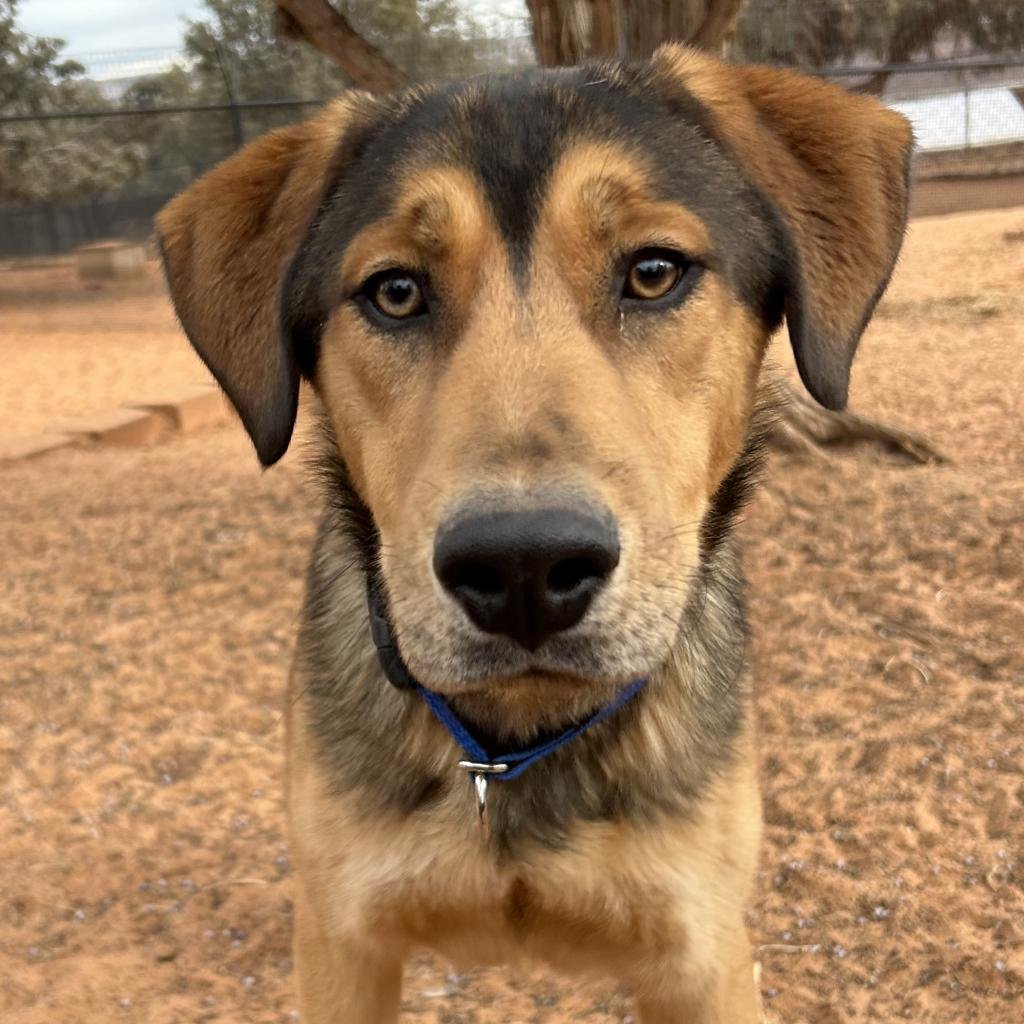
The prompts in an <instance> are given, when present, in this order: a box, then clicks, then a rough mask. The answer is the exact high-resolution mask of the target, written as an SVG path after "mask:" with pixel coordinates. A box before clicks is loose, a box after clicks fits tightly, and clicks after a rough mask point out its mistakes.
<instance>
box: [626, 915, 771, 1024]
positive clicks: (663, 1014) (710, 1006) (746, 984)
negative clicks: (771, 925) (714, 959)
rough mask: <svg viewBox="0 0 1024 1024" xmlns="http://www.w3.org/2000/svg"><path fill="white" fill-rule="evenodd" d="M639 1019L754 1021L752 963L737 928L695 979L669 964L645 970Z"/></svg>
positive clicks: (653, 1023)
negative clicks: (706, 970)
mask: <svg viewBox="0 0 1024 1024" xmlns="http://www.w3.org/2000/svg"><path fill="white" fill-rule="evenodd" d="M637 1004H638V1009H639V1015H640V1024H758V1020H759V1011H758V997H757V987H756V984H755V981H754V964H753V960H752V958H751V956H750V947H749V944H748V942H747V937H746V934H745V933H744V932H743V930H742V929H740V930H738V932H737V934H736V935H735V938H734V940H733V941H732V942H731V943H730V944H729V949H728V952H727V953H726V954H725V955H724V956H723V958H722V960H721V962H720V963H719V964H718V965H717V967H716V968H715V969H714V970H713V971H712V972H710V973H709V974H706V975H705V976H704V978H703V979H701V980H700V981H699V982H698V981H697V979H695V978H694V977H693V975H692V974H691V973H690V972H689V971H687V972H684V973H677V972H676V971H674V970H673V968H672V966H671V965H667V966H666V967H665V968H664V969H663V970H653V971H649V972H647V973H646V978H645V983H644V984H642V985H640V986H638V988H637Z"/></svg>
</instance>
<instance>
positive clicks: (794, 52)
mask: <svg viewBox="0 0 1024 1024" xmlns="http://www.w3.org/2000/svg"><path fill="white" fill-rule="evenodd" d="M1022 47H1024V3H1021V2H1020V0H747V3H746V5H745V7H744V9H743V14H742V15H741V17H740V21H739V25H738V27H737V31H736V36H735V39H734V41H733V55H734V56H736V57H737V58H739V59H743V60H760V61H768V62H771V63H779V64H792V65H796V66H802V67H819V66H822V65H827V64H836V63H867V62H882V63H888V62H893V63H902V62H906V61H911V60H917V59H924V58H929V57H940V58H941V57H949V56H952V55H953V54H956V55H964V54H989V55H996V54H1003V53H1014V52H1018V53H1019V52H1020V50H1021V48H1022Z"/></svg>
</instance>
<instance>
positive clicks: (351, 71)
mask: <svg viewBox="0 0 1024 1024" xmlns="http://www.w3.org/2000/svg"><path fill="white" fill-rule="evenodd" d="M274 3H275V4H276V6H277V9H278V15H277V25H278V31H279V32H280V33H281V34H282V35H284V36H287V37H288V38H290V39H301V40H302V41H303V42H306V43H309V45H310V46H313V47H315V48H316V49H317V50H319V51H320V52H321V53H322V54H324V56H326V57H328V58H329V59H330V60H332V61H334V63H335V64H337V65H338V67H340V68H341V70H342V71H344V72H345V74H346V75H348V76H349V78H351V79H352V81H353V82H355V83H356V85H359V86H362V87H363V88H364V89H369V90H370V91H371V92H388V91H390V90H392V89H398V88H401V87H402V86H403V85H406V84H407V83H408V78H407V77H406V76H405V74H404V73H403V72H402V71H400V70H399V69H398V68H397V67H395V65H394V64H392V63H391V61H390V60H388V58H387V57H385V56H384V54H383V53H381V51H380V50H378V49H377V47H376V46H374V45H373V44H372V43H368V42H367V41H366V40H365V39H364V38H363V37H362V36H361V35H360V34H359V33H358V32H356V30H355V29H354V28H352V26H351V25H350V24H349V21H348V19H347V18H346V17H344V16H343V15H342V14H339V13H338V11H336V10H335V9H334V8H333V7H332V6H331V5H330V4H329V3H328V2H327V0H274Z"/></svg>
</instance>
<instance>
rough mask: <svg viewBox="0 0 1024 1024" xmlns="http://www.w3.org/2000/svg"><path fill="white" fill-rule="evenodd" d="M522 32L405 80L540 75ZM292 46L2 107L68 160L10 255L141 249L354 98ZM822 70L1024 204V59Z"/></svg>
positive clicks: (323, 65)
mask: <svg viewBox="0 0 1024 1024" xmlns="http://www.w3.org/2000/svg"><path fill="white" fill-rule="evenodd" d="M518 29H519V31H516V32H509V33H508V34H505V35H495V36H490V37H487V38H484V39H476V40H474V41H473V44H472V51H471V52H470V51H468V50H467V49H466V48H461V49H460V48H456V49H454V50H453V51H452V52H451V54H450V58H446V57H445V56H444V51H443V50H442V51H436V50H435V51H434V52H433V53H431V54H429V55H428V56H429V59H426V57H424V59H423V61H422V62H420V63H418V62H417V58H416V54H415V53H411V54H408V53H407V54H405V64H404V66H405V69H406V70H407V71H408V72H409V73H410V77H412V78H414V79H420V80H437V79H443V78H450V77H458V76H460V75H463V74H466V73H479V72H485V71H499V70H508V69H512V68H518V67H525V66H529V65H530V64H532V63H533V60H534V58H533V50H532V46H531V43H530V39H529V37H528V36H527V35H525V34H523V30H524V26H523V25H522V24H520V25H519V26H518ZM293 49H297V50H300V51H302V57H301V60H300V61H298V62H296V61H295V60H294V59H292V58H290V57H286V58H282V63H281V65H280V67H278V68H277V69H275V68H274V67H273V66H269V67H268V66H260V67H256V68H254V67H252V66H249V65H248V64H247V62H245V61H243V60H239V59H238V58H237V57H232V56H231V55H229V54H227V53H225V52H224V51H223V50H221V49H220V48H219V47H214V48H211V49H210V50H209V52H204V53H200V54H195V53H192V54H188V53H184V52H182V51H181V50H178V49H171V48H163V49H151V50H133V51H127V52H124V51H122V52H110V53H103V54H87V55H82V56H79V57H78V58H77V59H78V61H79V62H80V63H81V64H82V65H83V66H84V67H85V69H86V74H85V81H86V82H87V83H88V85H89V87H88V88H87V89H83V90H81V91H80V97H79V102H78V104H77V105H76V106H75V107H73V108H66V109H56V110H19V111H16V112H11V111H9V110H3V109H2V108H0V152H2V151H3V150H6V151H7V155H8V165H12V164H13V165H17V162H18V160H19V156H18V154H19V152H24V153H26V154H27V153H29V152H33V153H35V152H38V151H39V150H40V143H41V142H42V150H43V151H47V148H48V147H49V151H50V154H51V156H53V155H54V154H56V155H57V156H59V157H60V158H61V159H60V160H59V162H58V163H56V164H53V165H52V166H57V167H58V168H59V169H60V170H59V173H60V174H61V175H63V176H66V177H67V178H68V179H69V180H68V181H67V186H68V187H67V188H65V189H60V188H58V189H57V190H56V191H57V192H58V193H59V197H58V198H54V197H52V196H40V197H39V198H33V196H32V195H31V187H32V184H33V175H32V174H28V175H27V178H28V179H29V180H28V189H27V192H28V194H26V195H24V196H22V197H20V198H19V199H18V200H17V201H13V202H12V201H7V202H0V258H8V259H10V258H24V257H35V256H43V255H47V254H54V253H63V252H68V251H70V250H72V249H74V248H76V247H77V246H80V245H83V244H85V243H88V242H92V241H95V240H97V239H105V238H112V237H116V238H128V239H138V240H141V239H144V238H145V237H146V236H147V235H148V233H149V231H150V223H151V220H152V216H153V214H154V213H155V212H156V210H158V209H159V208H160V206H161V205H162V204H163V203H164V202H165V201H166V200H167V199H168V198H169V197H170V196H171V195H173V194H174V193H175V192H176V191H178V190H179V189H180V188H182V187H184V186H185V185H187V184H188V183H189V182H190V181H192V180H193V179H194V178H195V177H197V176H198V175H199V174H201V173H202V172H203V171H205V170H207V169H208V168H209V167H212V166H213V165H214V164H216V163H218V162H219V161H220V160H222V159H223V158H224V157H226V156H228V155H229V154H230V153H232V152H233V151H234V150H235V149H237V148H238V147H239V146H241V145H243V144H244V143H245V142H247V141H248V140H250V139H253V138H255V137H256V136H258V135H260V134H262V133H263V132H265V131H268V130H270V129H272V128H275V127H278V126H280V125H283V124H287V123H290V122H293V121H296V120H299V119H301V118H302V117H304V116H306V115H307V114H308V113H309V112H310V110H311V109H313V108H315V107H316V106H318V105H319V104H321V103H322V102H324V100H325V99H326V98H327V97H329V96H330V95H333V94H335V93H337V92H338V91H340V90H341V89H343V88H345V86H346V84H347V83H346V80H345V78H344V76H343V75H342V74H341V72H339V71H338V70H337V69H336V68H335V67H334V66H333V65H330V64H329V63H328V62H327V61H325V60H324V59H323V58H322V57H320V56H319V54H316V53H314V52H313V51H311V50H309V49H308V48H307V47H298V48H293ZM307 51H308V52H307ZM812 70H813V72H814V73H816V74H819V75H822V76H823V77H827V78H830V79H833V80H835V81H837V82H838V83H840V84H842V85H844V86H845V87H847V88H850V89H856V90H858V91H869V92H872V93H874V94H876V95H878V96H879V98H880V99H881V100H882V101H883V102H885V103H887V104H889V105H890V106H892V107H893V108H895V109H897V110H899V111H900V112H901V113H903V114H905V115H906V116H907V117H908V118H909V119H910V121H911V122H912V124H913V126H914V131H915V136H916V139H917V158H916V172H917V175H918V177H919V178H921V179H923V180H932V179H942V180H950V179H952V178H955V177H957V176H965V177H970V178H972V179H987V178H992V179H995V178H1000V179H1003V180H1002V185H1004V186H1005V185H1006V182H1008V181H1009V182H1011V188H1015V189H1017V191H1018V193H1019V202H1020V203H1022V204H1024V55H1022V56H1016V57H1012V56H1011V57H1000V58H977V57H968V58H959V57H953V58H952V59H942V60H928V61H921V62H917V63H912V64H891V65H879V64H875V63H870V62H866V61H865V62H862V63H854V64H844V65H842V66H830V67H826V68H818V69H812ZM282 83H284V86H286V88H283V87H282ZM25 159H29V157H27V156H26V157H25ZM103 160H106V161H108V162H109V165H110V166H109V178H110V184H109V185H108V186H107V187H102V186H100V187H97V185H96V184H95V182H96V180H97V179H100V180H102V179H103V173H95V172H96V166H95V165H96V164H97V163H98V162H100V161H103ZM84 165H88V166H89V167H91V169H92V170H93V172H94V173H92V175H91V178H90V181H91V184H89V185H88V186H82V187H78V188H76V187H75V184H74V181H73V180H71V179H73V176H74V174H75V171H76V168H79V167H82V166H84ZM102 170H103V168H102V167H100V171H101V172H102ZM41 173H42V172H41ZM35 181H36V183H39V181H40V176H39V175H37V176H35ZM44 191H49V192H53V191H54V190H53V189H52V188H51V189H47V190H44ZM1011 198H1012V197H1011ZM983 205H984V204H983Z"/></svg>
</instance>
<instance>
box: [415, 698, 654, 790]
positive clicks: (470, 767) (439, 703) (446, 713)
mask: <svg viewBox="0 0 1024 1024" xmlns="http://www.w3.org/2000/svg"><path fill="white" fill-rule="evenodd" d="M646 683H647V680H646V678H644V679H636V680H634V681H633V682H632V683H630V684H629V685H628V686H626V687H624V688H623V689H622V690H621V691H620V692H619V694H618V696H617V697H616V698H615V699H614V700H613V701H612V702H611V703H610V704H606V705H605V706H604V707H603V708H600V709H599V710H598V711H595V712H594V713H593V714H592V715H591V716H590V717H589V718H585V719H584V720H583V721H582V722H578V723H577V724H576V725H574V726H571V727H570V728H568V729H566V730H565V732H563V733H561V734H560V735H558V736H555V737H554V738H553V739H550V740H547V741H545V742H544V743H538V744H536V745H535V746H532V747H527V748H526V749H525V750H514V751H512V752H511V753H508V754H501V755H499V756H498V757H492V756H491V755H489V754H488V753H487V751H486V750H485V749H484V748H483V747H482V746H481V745H480V743H478V742H477V740H476V738H475V737H474V736H473V734H472V733H471V732H470V731H469V729H467V728H466V726H465V724H464V723H463V722H461V721H460V720H459V717H458V715H456V714H455V712H454V711H453V710H452V708H451V705H450V704H449V703H448V701H446V700H445V699H444V697H442V696H441V694H439V693H434V692H433V691H431V690H427V689H425V688H424V687H422V686H420V685H419V684H418V683H417V685H416V688H417V690H418V691H419V695H420V696H421V697H422V698H423V701H424V703H425V704H426V705H427V707H428V708H430V710H431V711H432V712H433V713H434V717H435V718H436V719H437V720H438V721H439V722H440V723H441V724H442V725H443V726H444V727H445V729H447V730H448V732H449V733H450V734H451V737H452V739H453V740H455V742H456V743H458V745H459V746H460V747H462V749H463V750H464V751H465V753H466V756H467V757H468V758H469V760H467V761H460V762H459V767H460V768H465V769H466V770H467V771H469V772H471V773H473V774H478V773H486V774H487V775H493V776H494V778H495V780H501V781H503V782H509V781H511V780H512V779H517V778H519V776H520V775H522V774H523V772H525V771H526V769H527V768H529V767H530V766H531V765H534V764H536V763H537V762H538V761H540V760H542V759H543V758H545V757H547V756H548V755H549V754H553V753H554V752H555V751H556V750H558V749H559V748H560V747H564V746H565V745H566V744H567V743H571V742H572V741H573V740H574V739H576V737H577V736H581V735H582V734H583V733H585V732H586V731H587V730H588V729H592V728H593V727H594V726H595V725H598V724H599V723H600V722H603V721H605V719H607V718H611V716H612V715H614V714H615V712H616V711H618V710H619V709H620V708H621V707H624V706H625V705H626V704H628V703H629V702H630V701H631V700H632V699H633V698H634V697H635V696H636V695H637V694H638V693H639V692H640V691H641V690H642V689H643V688H644V685H645V684H646Z"/></svg>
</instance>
